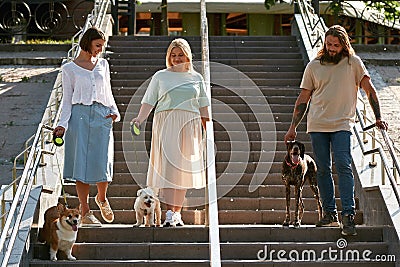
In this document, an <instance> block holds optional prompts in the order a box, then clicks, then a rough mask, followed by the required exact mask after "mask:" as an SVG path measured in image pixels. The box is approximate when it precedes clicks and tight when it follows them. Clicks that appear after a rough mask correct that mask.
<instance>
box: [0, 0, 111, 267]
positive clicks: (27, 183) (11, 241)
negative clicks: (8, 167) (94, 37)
mask: <svg viewBox="0 0 400 267" xmlns="http://www.w3.org/2000/svg"><path fill="white" fill-rule="evenodd" d="M109 3H110V0H96V1H95V6H94V9H93V10H92V12H91V14H89V15H88V18H87V20H86V23H85V26H84V28H83V29H82V30H81V31H79V34H82V33H83V32H84V31H85V29H88V28H89V27H91V26H96V27H98V28H101V26H102V25H103V23H104V20H105V16H106V12H107V10H108V5H109ZM77 36H78V34H76V35H75V36H74V37H73V40H75V39H76V37H77ZM79 39H80V36H79ZM77 47H78V49H76V48H77ZM78 53H79V45H78V44H72V48H71V49H70V50H69V51H68V59H69V60H71V59H73V58H74V57H75V56H76V55H77V54H78ZM71 55H72V57H71ZM61 98H62V86H61V72H60V73H59V74H58V76H57V79H56V82H55V84H54V87H53V90H52V93H51V95H50V98H49V102H48V105H47V107H46V110H45V112H44V115H43V118H42V121H41V123H40V124H39V126H38V128H37V130H36V133H35V135H33V136H32V137H31V138H29V139H28V141H30V140H33V142H32V144H31V145H28V141H27V143H26V144H25V146H26V148H25V150H24V151H23V152H22V153H20V154H19V155H18V157H20V156H22V155H26V154H28V156H27V158H26V160H24V162H25V166H24V170H23V173H22V175H21V176H19V177H16V175H13V179H14V180H13V182H12V183H11V184H10V185H8V186H6V187H4V188H3V189H2V190H1V192H0V199H1V215H0V220H1V235H0V260H1V267H5V266H7V265H8V264H9V260H10V257H11V253H12V252H14V245H15V242H16V240H17V236H18V237H19V235H18V234H19V232H20V230H24V228H26V227H27V225H23V224H24V223H23V222H22V218H23V215H24V212H25V209H26V206H27V203H28V199H29V197H30V192H31V189H32V187H33V185H34V184H35V183H36V175H37V170H38V168H39V167H40V166H44V164H45V162H44V158H43V156H44V155H45V154H50V155H54V154H55V149H56V147H55V145H51V146H50V147H49V148H50V150H46V144H49V143H50V140H51V131H52V130H53V127H54V125H56V124H57V122H58V119H59V116H60V112H61V109H60V108H59V107H60V102H61ZM16 160H17V159H15V162H16ZM15 168H16V166H15ZM14 172H16V170H13V173H14ZM17 183H18V186H17ZM11 189H13V190H12V191H11ZM10 191H11V192H10ZM11 200H12V202H11V205H10V207H9V209H7V205H9V204H8V202H7V201H11ZM37 201H38V200H37ZM29 227H30V226H29ZM25 230H26V229H25Z"/></svg>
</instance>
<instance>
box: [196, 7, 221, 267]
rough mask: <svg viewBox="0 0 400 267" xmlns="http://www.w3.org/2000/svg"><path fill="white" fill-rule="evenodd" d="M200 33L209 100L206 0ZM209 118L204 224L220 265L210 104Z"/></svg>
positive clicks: (212, 254)
mask: <svg viewBox="0 0 400 267" xmlns="http://www.w3.org/2000/svg"><path fill="white" fill-rule="evenodd" d="M200 5H201V6H200V23H201V28H200V35H201V49H202V52H201V54H202V72H203V77H204V81H205V84H206V94H207V97H208V99H210V100H211V86H210V56H209V43H208V24H207V9H206V1H205V0H201V1H200ZM208 111H209V114H210V120H209V121H207V123H206V135H207V165H206V166H207V187H206V196H205V197H206V200H207V201H206V203H207V204H206V225H208V226H209V238H210V266H211V267H220V266H221V250H220V240H219V222H218V202H217V200H218V197H217V178H216V171H215V153H214V125H213V121H212V110H211V105H210V106H209V110H208Z"/></svg>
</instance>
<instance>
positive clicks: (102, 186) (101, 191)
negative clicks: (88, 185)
mask: <svg viewBox="0 0 400 267" xmlns="http://www.w3.org/2000/svg"><path fill="white" fill-rule="evenodd" d="M96 186H97V198H98V200H100V201H101V202H104V201H106V198H107V189H108V182H100V183H97V184H96Z"/></svg>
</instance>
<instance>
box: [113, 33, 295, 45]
mask: <svg viewBox="0 0 400 267" xmlns="http://www.w3.org/2000/svg"><path fill="white" fill-rule="evenodd" d="M175 38H177V37H176V36H133V35H130V36H119V35H115V36H111V37H110V43H111V42H114V41H127V42H132V41H134V42H132V43H139V42H149V43H154V44H158V43H162V42H170V41H172V40H174V39H175ZM183 38H185V39H186V40H187V41H188V42H192V41H198V42H200V36H185V37H183ZM209 41H210V43H213V42H217V41H221V42H222V41H225V42H230V43H231V44H235V43H237V42H239V43H241V42H246V41H257V42H260V41H275V42H284V43H287V42H289V41H296V37H295V36H290V35H282V36H276V35H274V36H210V37H209ZM296 46H297V45H296Z"/></svg>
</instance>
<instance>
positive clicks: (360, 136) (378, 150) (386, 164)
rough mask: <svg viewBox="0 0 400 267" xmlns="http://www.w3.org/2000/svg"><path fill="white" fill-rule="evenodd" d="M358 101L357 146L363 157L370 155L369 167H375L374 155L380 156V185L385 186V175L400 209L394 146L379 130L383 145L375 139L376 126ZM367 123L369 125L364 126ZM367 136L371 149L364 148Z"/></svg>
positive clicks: (362, 102) (399, 170)
mask: <svg viewBox="0 0 400 267" xmlns="http://www.w3.org/2000/svg"><path fill="white" fill-rule="evenodd" d="M358 101H359V103H361V104H362V106H363V109H362V110H360V109H358V108H357V110H356V116H357V121H358V122H359V123H360V126H361V131H358V130H357V128H356V126H354V127H353V132H354V134H355V136H356V138H357V142H358V145H359V146H360V148H361V151H362V153H363V155H364V156H365V155H370V154H372V160H371V162H370V163H369V165H370V167H375V166H376V162H375V160H374V159H375V154H378V155H379V156H380V159H381V163H382V174H381V184H382V185H385V184H386V175H387V177H388V178H389V182H390V186H391V187H392V190H393V192H394V195H395V197H396V200H397V204H398V206H399V207H400V193H399V189H398V180H397V177H399V175H400V164H399V159H398V158H397V155H396V151H395V149H396V147H395V146H394V144H393V141H392V140H391V139H390V137H389V135H388V133H387V131H386V130H381V129H380V130H379V131H380V133H381V135H382V139H383V143H382V142H381V141H380V140H379V139H378V138H377V136H376V131H377V130H376V128H375V126H376V125H375V123H373V121H372V120H371V119H370V118H369V117H368V116H367V110H366V104H365V102H364V101H363V100H362V99H361V98H359V99H358ZM367 123H368V124H370V125H368V126H366V124H367ZM369 130H371V131H369ZM367 135H368V136H370V138H371V148H369V149H367V148H366V147H365V143H367V142H368V140H367V138H366V136H367ZM377 144H379V146H377ZM383 147H386V149H387V151H388V153H389V156H390V160H391V162H392V163H393V167H391V166H390V161H389V160H388V158H387V154H386V152H385V150H384V149H383ZM385 174H386V175H385Z"/></svg>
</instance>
